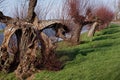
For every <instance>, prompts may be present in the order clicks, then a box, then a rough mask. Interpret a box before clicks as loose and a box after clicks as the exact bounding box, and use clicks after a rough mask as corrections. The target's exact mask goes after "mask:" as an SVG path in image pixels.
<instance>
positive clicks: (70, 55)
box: [57, 43, 113, 63]
mask: <svg viewBox="0 0 120 80" xmlns="http://www.w3.org/2000/svg"><path fill="white" fill-rule="evenodd" d="M112 45H113V43H111V44H105V45H95V46H94V45H92V46H89V47H88V48H81V49H80V48H74V49H72V50H62V51H58V52H57V53H58V57H59V59H60V60H61V61H62V62H64V63H65V62H67V61H72V60H74V59H75V58H76V56H77V55H79V54H81V55H82V56H87V55H88V54H90V53H91V52H94V51H101V50H102V51H103V50H106V49H108V48H109V47H111V46H112Z"/></svg>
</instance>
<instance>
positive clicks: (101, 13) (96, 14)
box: [88, 5, 114, 37]
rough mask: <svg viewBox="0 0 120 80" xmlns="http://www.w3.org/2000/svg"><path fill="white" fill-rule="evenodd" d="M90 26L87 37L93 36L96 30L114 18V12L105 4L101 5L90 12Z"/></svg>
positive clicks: (102, 27) (105, 25)
mask: <svg viewBox="0 0 120 80" xmlns="http://www.w3.org/2000/svg"><path fill="white" fill-rule="evenodd" d="M92 16H93V17H92V19H91V20H92V21H93V23H92V26H91V27H90V30H89V31H88V37H93V36H94V34H95V32H96V31H97V30H102V29H104V28H105V27H107V26H108V25H109V23H110V22H111V21H112V19H113V18H114V13H113V11H112V10H110V9H109V8H108V7H107V6H104V5H101V6H100V7H99V8H97V9H95V10H94V11H93V13H92Z"/></svg>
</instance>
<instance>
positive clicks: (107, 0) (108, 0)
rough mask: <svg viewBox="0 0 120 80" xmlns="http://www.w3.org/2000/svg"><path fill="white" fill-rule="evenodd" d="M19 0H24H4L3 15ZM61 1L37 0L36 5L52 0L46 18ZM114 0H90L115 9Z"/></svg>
mask: <svg viewBox="0 0 120 80" xmlns="http://www.w3.org/2000/svg"><path fill="white" fill-rule="evenodd" d="M20 1H24V0H5V3H4V9H1V10H2V11H3V12H4V14H5V15H8V16H11V15H12V12H13V11H14V6H15V5H19V4H20ZM62 1H64V0H38V5H39V4H40V5H42V6H46V5H47V4H49V3H50V2H54V4H52V9H51V10H50V13H49V15H48V18H50V17H51V16H50V15H51V14H52V12H53V11H54V10H55V9H56V11H57V10H59V9H60V6H62ZM114 1H115V0H91V3H93V4H96V6H98V5H100V4H102V3H104V4H106V5H108V7H109V8H110V9H112V10H113V11H114V10H115V9H114V6H115V4H114ZM41 2H42V3H41Z"/></svg>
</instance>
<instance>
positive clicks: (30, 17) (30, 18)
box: [26, 0, 37, 23]
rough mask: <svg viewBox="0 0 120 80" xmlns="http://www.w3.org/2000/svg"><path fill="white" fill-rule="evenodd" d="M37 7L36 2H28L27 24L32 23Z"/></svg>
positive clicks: (31, 0) (33, 0) (34, 0)
mask: <svg viewBox="0 0 120 80" xmlns="http://www.w3.org/2000/svg"><path fill="white" fill-rule="evenodd" d="M36 5H37V0H30V2H29V8H28V14H27V18H26V20H27V22H30V23H32V22H33V20H34V18H35V16H36V14H35V12H34V10H35V6H36Z"/></svg>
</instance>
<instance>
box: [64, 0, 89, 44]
mask: <svg viewBox="0 0 120 80" xmlns="http://www.w3.org/2000/svg"><path fill="white" fill-rule="evenodd" d="M65 4H66V6H67V13H68V15H69V17H70V19H71V20H72V21H73V23H74V24H73V28H72V35H71V38H70V41H71V42H72V44H79V43H80V33H81V30H82V27H83V26H84V25H86V24H88V23H89V21H86V18H87V16H88V15H89V13H90V12H89V11H88V10H89V9H88V8H89V6H88V5H89V1H88V0H66V2H65Z"/></svg>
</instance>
